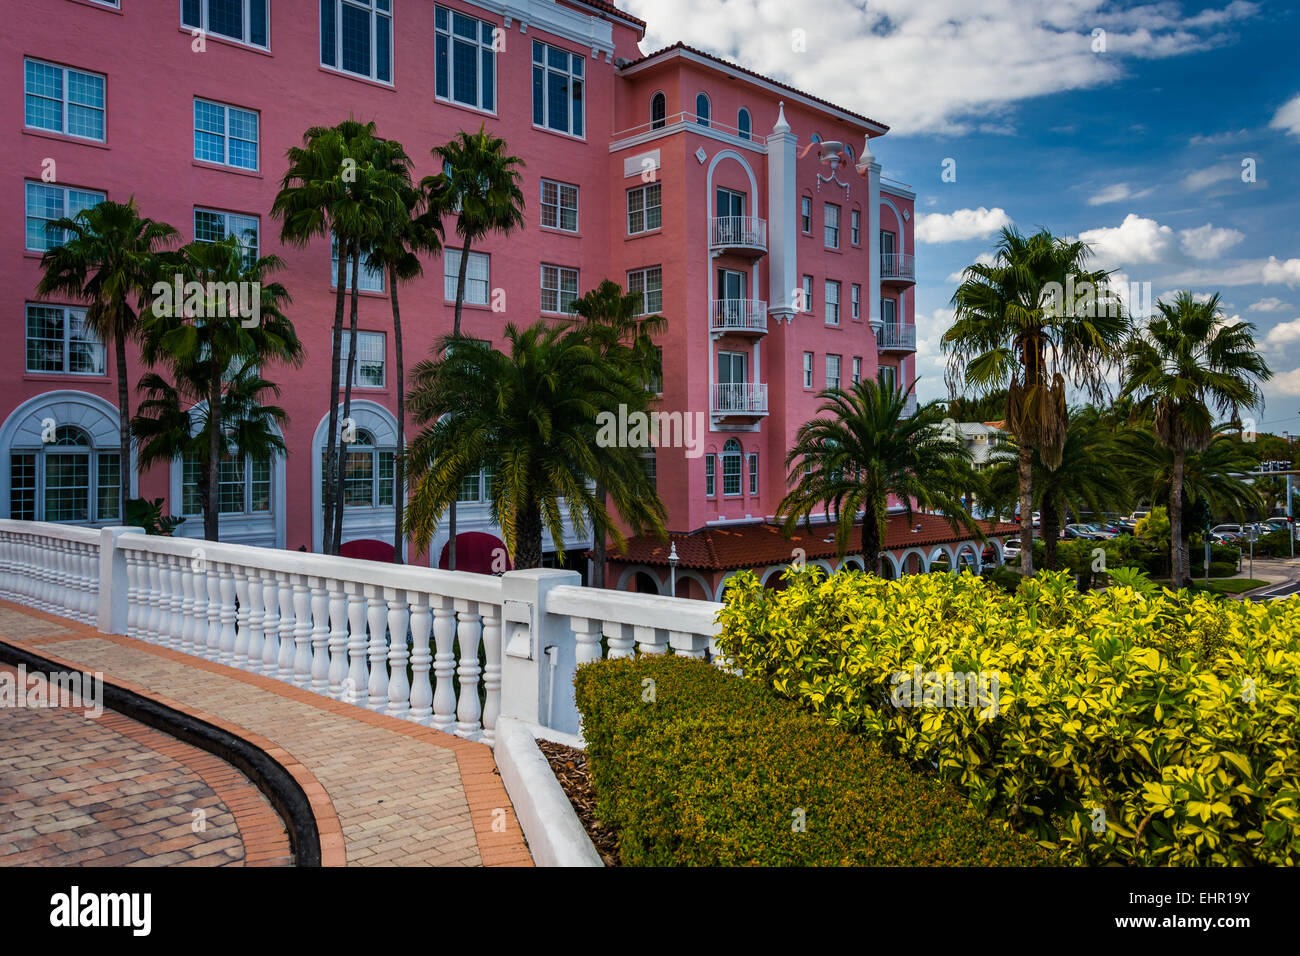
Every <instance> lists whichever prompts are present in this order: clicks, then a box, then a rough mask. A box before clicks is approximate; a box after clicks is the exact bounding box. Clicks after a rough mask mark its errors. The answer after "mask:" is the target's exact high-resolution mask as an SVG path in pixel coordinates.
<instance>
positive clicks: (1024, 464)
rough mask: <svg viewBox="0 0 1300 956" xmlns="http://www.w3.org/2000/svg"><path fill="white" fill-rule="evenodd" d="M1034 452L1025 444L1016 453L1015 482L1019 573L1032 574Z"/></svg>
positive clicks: (1021, 444) (1022, 443)
mask: <svg viewBox="0 0 1300 956" xmlns="http://www.w3.org/2000/svg"><path fill="white" fill-rule="evenodd" d="M1033 456H1034V451H1033V449H1032V448H1030V447H1029V445H1028V444H1027V443H1025V442H1023V441H1022V442H1021V443H1020V447H1019V449H1018V450H1017V452H1016V470H1017V475H1016V480H1017V481H1018V482H1019V485H1020V573H1021V574H1023V575H1024V576H1025V577H1029V576H1030V575H1032V574H1033V573H1034V501H1033V498H1034V458H1033Z"/></svg>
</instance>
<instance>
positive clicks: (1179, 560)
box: [1169, 445, 1187, 588]
mask: <svg viewBox="0 0 1300 956" xmlns="http://www.w3.org/2000/svg"><path fill="white" fill-rule="evenodd" d="M1186 464H1187V452H1186V450H1185V449H1183V447H1182V446H1181V445H1177V446H1175V448H1174V480H1173V486H1172V487H1171V488H1170V489H1169V549H1170V553H1169V583H1170V584H1171V585H1172V586H1173V587H1175V588H1180V587H1182V586H1183V585H1184V584H1186V583H1187V573H1186V567H1185V565H1184V561H1183V471H1184V469H1185V468H1186Z"/></svg>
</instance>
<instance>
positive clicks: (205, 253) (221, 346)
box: [132, 236, 302, 541]
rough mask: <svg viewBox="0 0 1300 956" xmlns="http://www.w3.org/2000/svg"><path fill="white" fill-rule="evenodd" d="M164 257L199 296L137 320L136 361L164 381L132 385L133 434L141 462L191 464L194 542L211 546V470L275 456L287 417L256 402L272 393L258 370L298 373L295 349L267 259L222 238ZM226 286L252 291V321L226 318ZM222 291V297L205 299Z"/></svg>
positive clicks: (281, 292)
mask: <svg viewBox="0 0 1300 956" xmlns="http://www.w3.org/2000/svg"><path fill="white" fill-rule="evenodd" d="M170 259H171V261H172V263H173V265H174V268H175V270H176V273H177V275H179V276H181V277H182V281H184V282H186V283H189V282H196V283H200V284H202V285H203V287H204V289H205V290H206V291H205V293H204V294H203V297H202V300H201V301H197V300H194V301H191V300H188V299H187V300H186V301H184V302H176V301H175V300H174V297H168V298H167V299H164V298H155V299H154V301H153V303H152V307H151V308H150V309H149V310H148V311H147V312H146V313H145V315H144V317H143V318H142V319H141V323H140V340H141V353H142V355H143V357H144V360H145V361H146V362H147V363H148V364H149V365H150V366H155V365H162V366H164V367H165V368H166V369H167V370H168V372H169V373H170V380H169V379H168V378H165V377H163V376H162V375H160V374H157V373H155V372H150V373H148V374H146V375H145V376H144V377H143V378H142V379H141V380H140V384H139V388H140V390H141V391H142V392H144V393H145V395H146V396H147V398H146V399H145V400H144V401H143V402H141V405H140V409H139V411H138V413H137V414H136V416H135V418H134V419H133V422H132V427H133V428H134V430H135V434H136V436H137V438H139V439H140V441H141V451H140V460H141V463H142V464H152V463H154V462H159V461H171V460H174V459H176V458H182V459H183V458H184V457H187V456H188V457H193V458H196V459H197V460H198V463H199V473H200V484H199V495H200V500H201V501H202V503H203V534H204V537H205V538H206V539H207V540H209V541H217V540H219V530H220V529H219V516H220V500H219V489H220V477H221V476H220V470H221V469H220V464H221V462H222V461H223V460H224V459H225V458H226V457H227V456H231V455H233V456H236V457H237V460H239V461H242V460H243V457H244V456H245V455H251V456H252V457H254V458H264V457H267V456H269V455H272V454H278V453H283V451H284V443H283V442H282V441H281V440H280V438H279V436H278V435H276V434H275V431H274V428H273V424H279V425H283V423H284V422H285V421H286V419H287V416H286V415H285V413H284V411H283V409H280V408H278V407H276V406H273V405H268V404H266V403H265V401H264V397H265V395H266V393H268V392H269V393H272V394H278V392H279V389H278V387H277V386H275V385H274V384H272V383H271V382H269V381H267V380H266V379H264V378H263V377H262V368H263V367H264V366H265V365H266V364H267V363H288V364H292V365H295V366H296V365H301V364H302V345H301V343H300V342H299V340H298V336H297V333H296V332H295V330H294V327H293V323H292V322H290V321H289V319H288V318H286V317H285V315H284V313H283V311H282V307H283V305H284V304H285V303H287V302H288V301H289V294H288V292H287V291H285V288H284V286H282V285H281V284H280V283H278V282H271V281H268V276H269V275H270V274H271V273H272V272H275V271H276V270H278V269H279V268H281V265H282V264H281V262H280V260H279V259H278V258H276V257H275V256H263V257H262V258H260V259H257V260H255V261H249V257H248V255H247V254H246V252H245V250H244V248H243V247H242V246H241V245H240V243H239V240H238V239H237V238H236V237H234V236H230V237H228V238H227V239H225V240H223V241H221V242H192V243H190V244H188V245H186V246H184V247H182V248H181V249H180V250H179V251H178V252H177V253H176V254H175V255H174V256H172V257H170ZM209 283H212V284H213V285H209ZM233 288H240V289H242V290H247V291H248V292H249V293H251V292H253V291H255V292H256V294H257V301H256V308H257V315H256V318H255V319H254V318H253V317H250V316H243V315H237V314H235V312H234V310H233V309H232V308H231V305H230V303H229V302H228V301H227V299H226V295H228V294H229V292H228V290H230V289H233ZM221 289H224V290H227V291H226V292H220V293H218V294H216V295H214V294H213V291H214V290H221ZM245 298H246V300H247V297H245ZM247 301H249V302H250V303H251V300H247Z"/></svg>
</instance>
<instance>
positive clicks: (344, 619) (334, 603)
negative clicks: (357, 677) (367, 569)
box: [328, 581, 348, 700]
mask: <svg viewBox="0 0 1300 956" xmlns="http://www.w3.org/2000/svg"><path fill="white" fill-rule="evenodd" d="M328 586H329V601H330V639H329V652H330V666H329V692H330V696H331V697H333V698H334V699H335V700H341V699H342V698H343V693H344V691H345V690H346V687H345V683H346V681H347V679H348V596H347V594H346V593H344V591H343V583H342V582H341V581H330V582H328Z"/></svg>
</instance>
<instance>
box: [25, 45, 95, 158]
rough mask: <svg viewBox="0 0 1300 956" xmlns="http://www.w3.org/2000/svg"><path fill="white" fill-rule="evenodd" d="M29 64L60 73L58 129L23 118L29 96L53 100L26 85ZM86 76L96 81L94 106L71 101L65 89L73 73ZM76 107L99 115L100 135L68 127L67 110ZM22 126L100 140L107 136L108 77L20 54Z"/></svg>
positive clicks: (93, 141)
mask: <svg viewBox="0 0 1300 956" xmlns="http://www.w3.org/2000/svg"><path fill="white" fill-rule="evenodd" d="M29 63H32V64H36V65H38V66H43V67H46V68H47V69H51V70H58V71H59V73H60V74H61V78H60V81H59V84H60V86H61V88H62V92H61V93H60V97H59V100H58V102H59V128H58V129H51V128H50V127H48V126H33V125H32V124H31V123H29V122H28V121H27V119H28V117H27V101H28V99H29V98H31V97H35V98H36V99H39V100H48V101H49V102H51V103H52V102H54V97H52V96H46V95H45V94H44V93H33V92H31V91H30V90H28V88H27V64H29ZM74 74H75V75H76V76H80V77H86V78H89V79H91V80H98V81H99V105H98V106H95V105H93V104H89V103H74V102H72V99H71V97H72V94H71V91H70V89H69V85H70V84H69V82H68V80H69V79H70V78H71V77H72V76H73V75H74ZM69 107H77V108H78V109H83V110H88V111H91V112H94V113H98V114H99V128H100V131H101V133H102V135H100V136H85V135H83V134H81V133H73V132H71V131H70V130H69V128H68V109H69ZM23 128H24V129H32V130H39V131H40V132H42V133H56V134H58V135H60V136H68V137H70V138H72V139H84V140H86V141H87V142H91V143H102V142H104V141H105V140H106V139H107V138H108V77H106V76H105V75H104V74H103V73H95V72H94V71H92V70H78V69H76V68H75V67H71V66H64V65H63V64H62V63H51V62H50V61H48V60H41V59H38V58H37V57H34V56H27V57H23Z"/></svg>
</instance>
